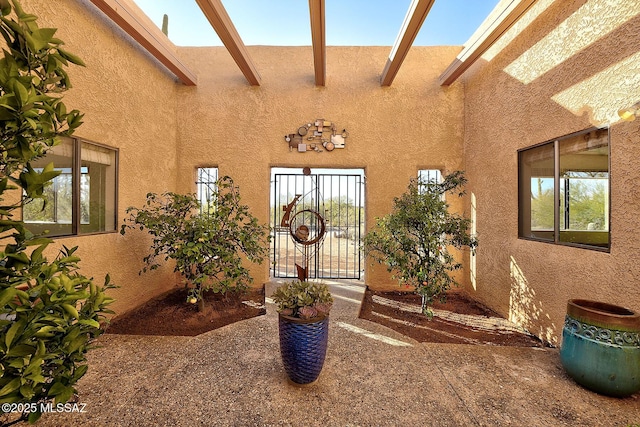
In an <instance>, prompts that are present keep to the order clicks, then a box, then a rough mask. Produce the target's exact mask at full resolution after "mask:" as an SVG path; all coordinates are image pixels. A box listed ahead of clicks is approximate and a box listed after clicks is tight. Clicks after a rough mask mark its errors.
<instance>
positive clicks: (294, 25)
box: [135, 0, 499, 46]
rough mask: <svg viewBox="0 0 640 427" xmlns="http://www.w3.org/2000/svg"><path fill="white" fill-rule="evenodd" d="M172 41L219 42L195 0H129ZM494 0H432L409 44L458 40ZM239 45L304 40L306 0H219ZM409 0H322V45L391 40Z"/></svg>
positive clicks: (188, 43)
mask: <svg viewBox="0 0 640 427" xmlns="http://www.w3.org/2000/svg"><path fill="white" fill-rule="evenodd" d="M135 2H136V4H137V5H138V6H139V7H140V8H141V9H142V10H143V11H144V12H145V13H146V14H147V15H148V16H149V18H151V20H152V21H153V22H154V23H155V24H156V25H157V26H158V27H161V26H162V17H163V15H164V14H165V13H166V14H167V15H168V16H169V39H170V40H171V41H172V42H173V43H174V44H176V45H178V46H222V42H221V41H220V39H219V38H218V36H217V35H216V33H215V31H214V30H213V28H212V27H211V25H210V24H209V22H208V21H207V19H206V18H205V17H204V15H203V14H202V12H201V11H200V8H199V7H198V5H197V3H196V1H195V0H135ZM498 2H499V0H436V1H435V3H434V5H433V7H432V8H431V11H430V12H429V15H428V16H427V18H426V20H425V22H424V24H423V25H422V28H421V30H420V32H419V33H418V36H417V37H416V40H415V42H414V45H415V46H446V45H456V46H462V45H464V44H465V42H466V41H467V40H468V39H469V37H470V36H471V35H472V34H473V33H474V31H475V30H476V29H477V28H478V26H479V25H480V24H481V23H482V22H483V21H484V19H485V18H486V17H487V16H488V15H489V13H490V12H491V11H492V10H493V9H494V7H495V6H496V5H497V4H498ZM223 4H224V7H225V9H226V10H227V13H228V14H229V16H230V17H231V20H232V21H233V24H234V25H235V27H236V29H237V30H238V33H239V34H240V37H241V38H242V41H243V42H244V44H245V45H249V46H251V45H276V46H310V45H311V29H310V21H309V2H308V1H307V0H223ZM410 4H411V0H326V2H325V25H326V43H327V45H328V46H393V44H394V43H395V41H396V38H397V36H398V32H399V31H400V28H401V27H402V23H403V21H404V18H405V15H406V13H407V9H408V8H409V5H410Z"/></svg>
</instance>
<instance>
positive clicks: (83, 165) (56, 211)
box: [22, 138, 118, 236]
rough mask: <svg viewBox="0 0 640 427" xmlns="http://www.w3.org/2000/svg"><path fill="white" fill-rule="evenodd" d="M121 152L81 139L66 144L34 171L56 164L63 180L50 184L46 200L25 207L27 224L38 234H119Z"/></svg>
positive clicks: (39, 163) (42, 161) (48, 154)
mask: <svg viewBox="0 0 640 427" xmlns="http://www.w3.org/2000/svg"><path fill="white" fill-rule="evenodd" d="M117 158H118V151H117V150H114V149H112V148H108V147H104V146H101V145H98V144H94V143H90V142H87V141H84V140H80V139H76V138H63V139H62V141H61V143H60V144H59V145H56V146H55V147H53V148H51V149H50V150H49V151H48V152H47V155H46V156H45V157H43V158H41V159H38V160H36V161H35V162H32V166H33V167H34V169H36V170H38V169H42V168H44V167H45V166H46V165H47V164H49V163H53V165H54V169H56V170H58V171H60V172H61V173H60V175H58V176H57V177H55V178H54V179H53V180H52V181H50V182H49V183H47V185H46V186H45V190H44V196H45V197H44V199H36V200H32V201H29V202H27V203H25V205H24V207H23V211H22V217H23V220H24V222H25V223H26V224H27V227H28V228H29V230H30V231H32V232H34V233H43V232H47V234H48V235H49V236H69V235H77V234H89V233H100V232H111V231H115V229H116V212H117V209H116V188H117V176H116V173H117V172H116V171H117Z"/></svg>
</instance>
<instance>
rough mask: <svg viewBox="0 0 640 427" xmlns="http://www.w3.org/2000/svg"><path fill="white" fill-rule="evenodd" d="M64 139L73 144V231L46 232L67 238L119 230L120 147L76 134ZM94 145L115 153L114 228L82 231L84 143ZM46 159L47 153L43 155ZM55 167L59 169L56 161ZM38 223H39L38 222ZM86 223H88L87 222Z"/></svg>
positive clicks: (22, 211)
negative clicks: (63, 232)
mask: <svg viewBox="0 0 640 427" xmlns="http://www.w3.org/2000/svg"><path fill="white" fill-rule="evenodd" d="M61 138H62V139H67V140H69V141H71V144H72V153H71V156H70V157H71V159H72V162H71V200H72V202H71V203H72V209H71V232H69V233H65V234H50V233H46V236H47V237H55V238H56V239H60V238H67V237H82V236H92V235H99V234H110V233H117V232H118V200H119V194H118V190H119V186H120V149H119V148H115V147H111V146H109V145H105V144H101V143H99V142H95V141H91V140H89V139H86V138H81V137H76V136H66V137H61ZM83 143H84V144H87V145H92V146H96V147H99V148H104V149H106V150H110V151H111V152H113V155H114V192H113V229H112V230H99V231H88V232H82V231H81V229H82V225H83V224H82V223H81V220H82V218H81V209H82V208H81V205H82V200H81V198H82V197H81V192H82V168H83V166H82V144H83ZM43 159H44V160H45V161H46V154H45V156H44V157H43ZM54 169H57V168H56V166H55V163H54ZM20 216H21V220H22V221H23V222H25V219H24V209H22V210H21V214H20ZM31 223H34V222H26V224H27V228H28V224H31ZM36 224H37V223H36ZM85 225H86V224H85Z"/></svg>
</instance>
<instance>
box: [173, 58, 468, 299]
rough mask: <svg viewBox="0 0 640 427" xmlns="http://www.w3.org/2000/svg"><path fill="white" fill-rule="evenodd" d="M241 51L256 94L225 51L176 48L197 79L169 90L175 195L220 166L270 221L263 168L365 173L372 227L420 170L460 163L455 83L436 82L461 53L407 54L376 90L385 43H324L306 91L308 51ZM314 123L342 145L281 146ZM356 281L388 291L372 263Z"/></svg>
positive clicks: (459, 96)
mask: <svg viewBox="0 0 640 427" xmlns="http://www.w3.org/2000/svg"><path fill="white" fill-rule="evenodd" d="M248 50H249V54H250V55H251V58H252V60H253V61H254V63H255V65H256V67H257V69H258V70H259V72H260V75H261V77H262V84H261V86H259V87H251V86H249V85H248V83H247V82H246V80H245V79H244V77H243V76H242V74H241V72H240V70H239V69H238V67H237V66H236V65H235V63H234V62H233V60H232V58H231V57H230V55H229V54H228V53H227V51H226V49H224V48H223V47H208V48H182V47H181V48H178V53H179V55H180V57H181V58H183V59H184V61H185V63H186V64H187V66H188V67H190V68H191V69H193V70H196V72H197V74H198V86H197V87H195V88H191V87H184V86H183V87H178V89H177V92H178V129H179V131H178V132H179V137H178V139H179V150H178V154H179V157H178V188H179V190H180V191H194V188H195V184H194V181H195V179H194V171H195V168H196V167H199V166H200V167H203V166H218V167H219V172H220V174H221V175H230V176H231V177H232V178H233V179H234V180H235V182H236V183H237V184H238V185H239V186H240V189H241V195H242V198H243V201H244V202H245V203H247V204H249V205H250V207H251V208H252V210H253V212H254V214H255V215H257V216H258V217H259V218H260V219H261V221H263V222H265V223H268V221H269V218H268V215H269V194H270V182H269V181H270V168H271V167H305V166H309V167H311V168H312V170H313V168H364V169H365V174H366V189H365V191H366V223H367V226H368V227H370V226H371V225H372V224H373V223H374V218H375V217H379V216H382V215H384V214H386V213H388V212H389V211H390V208H391V205H392V200H393V197H394V196H398V195H400V194H401V193H403V192H404V191H405V190H406V187H407V184H408V182H409V179H410V178H411V177H412V176H416V174H417V171H418V169H423V168H424V169H426V168H434V169H442V170H445V171H449V172H450V171H453V170H455V169H460V168H462V166H463V165H462V137H463V123H464V118H463V92H462V90H463V88H462V85H460V84H457V85H453V86H451V87H449V88H442V87H440V86H439V85H438V83H437V78H438V76H439V75H440V74H441V73H442V71H443V70H444V69H445V68H446V66H447V65H448V64H449V63H450V62H451V61H452V60H453V58H454V57H455V55H456V54H457V53H458V51H459V50H460V49H459V48H458V47H414V48H412V49H411V51H410V52H409V54H408V55H407V58H406V60H405V62H404V64H403V66H402V68H401V69H400V72H399V73H398V75H397V77H396V80H395V81H394V82H393V84H392V85H391V86H390V87H381V86H380V83H379V77H380V73H381V72H382V69H383V67H384V64H385V61H386V59H387V56H388V55H389V52H390V48H389V47H327V84H326V87H316V86H315V85H314V75H313V55H312V50H311V47H271V46H250V47H249V48H248ZM317 118H324V119H325V120H329V121H332V122H334V123H335V124H336V125H337V126H338V128H339V129H343V128H344V129H347V130H348V132H349V136H348V138H347V141H346V148H345V149H343V150H341V149H336V150H334V151H333V152H326V151H325V152H322V153H315V152H306V153H298V152H296V151H293V152H292V151H290V150H289V147H288V145H287V143H286V142H285V141H284V135H285V134H289V133H295V132H296V130H297V129H298V127H300V126H301V125H303V124H305V123H308V122H312V121H314V120H315V119H317ZM456 204H457V205H458V207H459V208H461V207H462V204H463V201H456ZM268 267H269V266H268V265H267V264H263V265H262V266H259V267H257V268H254V269H253V275H254V277H255V280H256V284H261V283H263V282H264V281H266V280H268V274H269V270H268ZM382 270H384V269H382ZM379 271H381V270H380V269H378V272H379ZM382 272H384V271H382ZM365 276H366V281H367V284H369V285H370V286H372V287H375V288H378V289H381V288H391V289H397V286H398V285H397V282H393V281H391V280H389V278H388V276H387V275H386V274H373V270H372V268H371V267H369V266H368V267H367V271H366V272H365Z"/></svg>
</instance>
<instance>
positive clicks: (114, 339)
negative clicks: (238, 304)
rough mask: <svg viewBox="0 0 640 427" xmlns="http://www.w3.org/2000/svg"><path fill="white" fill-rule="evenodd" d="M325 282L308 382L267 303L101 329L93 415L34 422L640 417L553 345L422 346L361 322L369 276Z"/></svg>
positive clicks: (593, 420) (583, 422)
mask: <svg viewBox="0 0 640 427" xmlns="http://www.w3.org/2000/svg"><path fill="white" fill-rule="evenodd" d="M329 284H330V286H331V288H332V293H333V294H334V297H335V299H336V303H335V305H334V309H333V310H332V313H331V324H330V337H329V349H328V353H327V358H326V361H325V366H324V369H323V371H322V373H321V374H320V377H319V378H318V380H317V381H316V382H314V383H312V384H309V385H306V386H298V385H294V384H293V383H291V382H290V381H289V380H288V379H287V377H286V374H285V372H284V368H283V367H282V362H281V360H280V353H279V348H278V345H279V344H278V329H277V316H276V312H275V307H274V305H273V304H269V303H268V304H267V315H266V316H260V317H256V318H253V319H250V320H245V321H242V322H239V323H236V324H233V325H230V326H226V327H223V328H220V329H217V330H214V331H211V332H208V333H205V334H202V335H200V336H197V337H153V336H130V335H106V336H103V337H102V338H101V339H100V345H101V348H99V349H96V350H94V351H92V352H91V353H90V368H89V371H88V373H87V374H86V375H85V377H84V378H83V379H82V380H81V381H80V384H79V392H80V398H79V401H80V403H81V404H83V405H84V409H85V412H84V413H50V414H44V415H43V417H42V419H41V421H40V422H39V423H38V425H39V426H65V427H69V426H100V427H106V426H294V425H305V426H419V425H420V426H524V425H527V426H565V425H566V426H630V425H634V424H638V425H640V394H636V395H634V396H631V397H628V398H625V399H616V398H609V397H605V396H600V395H598V394H596V393H593V392H590V391H588V390H585V389H583V388H582V387H580V386H578V385H576V384H575V383H574V382H573V381H572V380H571V379H570V378H569V377H568V376H567V375H566V374H565V373H564V370H563V369H562V366H561V365H560V360H559V356H558V350H557V349H548V348H544V349H541V348H523V347H495V346H477V345H465V344H420V343H418V342H416V341H413V340H411V339H409V338H407V337H404V336H402V335H399V334H397V333H395V332H393V331H391V330H390V329H387V328H385V327H383V326H380V325H378V324H375V323H372V322H369V321H366V320H362V319H358V310H359V304H360V301H361V298H362V295H363V292H364V284H363V283H361V282H353V281H349V282H347V281H345V282H329ZM275 285H276V283H271V284H268V285H267V296H268V295H271V293H272V291H273V288H274V286H275Z"/></svg>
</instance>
